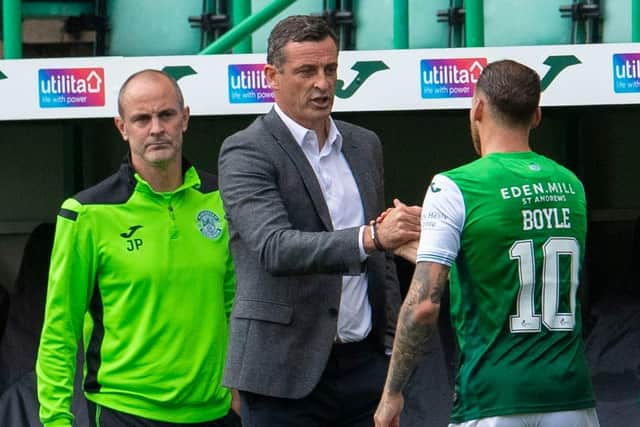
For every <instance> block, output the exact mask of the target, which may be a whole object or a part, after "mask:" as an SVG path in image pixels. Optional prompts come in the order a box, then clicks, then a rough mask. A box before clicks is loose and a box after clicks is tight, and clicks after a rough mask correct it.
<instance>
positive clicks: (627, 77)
mask: <svg viewBox="0 0 640 427" xmlns="http://www.w3.org/2000/svg"><path fill="white" fill-rule="evenodd" d="M613 90H614V91H615V92H616V93H625V92H640V53H617V54H614V55H613Z"/></svg>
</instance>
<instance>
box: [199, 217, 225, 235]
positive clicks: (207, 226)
mask: <svg viewBox="0 0 640 427" xmlns="http://www.w3.org/2000/svg"><path fill="white" fill-rule="evenodd" d="M196 219H197V221H198V228H199V229H200V232H201V233H202V235H203V236H205V237H207V238H209V239H211V240H215V239H217V238H218V237H220V235H221V234H222V226H221V224H220V217H219V216H218V215H216V214H214V213H213V212H211V211H200V212H199V213H198V216H197V217H196Z"/></svg>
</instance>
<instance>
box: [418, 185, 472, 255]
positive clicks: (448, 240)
mask: <svg viewBox="0 0 640 427" xmlns="http://www.w3.org/2000/svg"><path fill="white" fill-rule="evenodd" d="M464 221H465V206H464V199H463V197H462V193H461V192H460V189H459V188H458V186H457V185H456V184H455V183H454V182H453V181H452V180H451V179H449V178H448V177H446V176H444V175H436V176H435V177H434V178H433V180H432V181H431V184H430V185H429V188H428V189H427V194H426V195H425V197H424V202H423V204H422V217H421V221H420V222H421V231H420V245H419V246H418V253H417V257H416V263H418V262H425V261H428V262H436V263H438V264H444V265H446V266H449V267H450V266H451V265H452V264H453V263H454V262H455V259H456V256H457V255H458V251H459V249H460V234H461V233H462V228H463V226H464Z"/></svg>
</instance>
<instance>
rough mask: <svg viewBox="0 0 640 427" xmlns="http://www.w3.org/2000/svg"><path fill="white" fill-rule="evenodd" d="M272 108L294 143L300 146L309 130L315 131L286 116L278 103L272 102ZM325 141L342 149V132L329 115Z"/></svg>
mask: <svg viewBox="0 0 640 427" xmlns="http://www.w3.org/2000/svg"><path fill="white" fill-rule="evenodd" d="M273 109H274V110H275V111H276V113H277V114H278V117H280V119H281V120H282V121H283V122H284V124H285V126H286V127H287V129H289V132H291V135H292V136H293V139H295V141H296V143H298V145H299V146H300V147H302V144H303V142H304V141H305V138H306V137H307V135H308V134H309V133H310V132H313V133H315V132H314V131H312V130H311V129H307V128H306V127H304V126H302V125H301V124H299V123H298V122H296V121H295V120H293V119H292V118H291V117H289V116H287V114H286V113H285V112H284V111H282V109H281V108H280V107H279V106H278V104H273ZM316 137H317V135H316ZM327 141H328V142H329V145H330V146H332V145H333V144H335V146H336V148H337V149H338V151H341V150H342V134H341V133H340V131H339V130H338V127H337V126H336V123H335V122H334V121H333V119H332V118H331V116H329V134H328V135H327Z"/></svg>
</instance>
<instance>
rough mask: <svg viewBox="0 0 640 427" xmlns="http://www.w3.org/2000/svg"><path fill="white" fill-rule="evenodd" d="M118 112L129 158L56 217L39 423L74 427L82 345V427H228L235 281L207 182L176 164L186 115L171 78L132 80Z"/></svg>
mask: <svg viewBox="0 0 640 427" xmlns="http://www.w3.org/2000/svg"><path fill="white" fill-rule="evenodd" d="M118 110H119V114H120V116H119V117H117V118H116V119H115V124H116V127H117V128H118V130H119V131H120V134H121V135H122V138H123V139H124V140H125V141H126V142H127V143H128V146H129V153H128V155H127V156H126V158H125V159H124V161H123V163H122V165H121V167H120V169H119V171H118V172H116V173H115V174H114V175H112V176H111V177H109V178H107V179H106V180H104V181H102V182H101V183H99V184H97V185H95V186H93V187H91V188H89V189H87V190H84V191H81V192H80V193H78V194H76V195H75V196H73V197H72V198H70V199H67V200H66V201H65V202H64V203H63V205H62V208H61V209H60V213H59V214H58V218H57V223H56V232H55V242H54V246H53V252H52V256H51V268H50V272H49V283H48V291H47V304H46V314H45V321H44V327H43V331H42V337H41V341H40V348H39V352H38V360H37V364H36V372H37V380H38V399H39V401H40V419H41V421H42V424H43V425H44V426H45V427H57V426H61V427H62V426H68V427H71V425H72V422H73V415H72V413H71V400H72V395H73V383H74V381H73V379H74V374H75V370H76V351H77V348H78V343H79V341H80V338H81V336H82V334H83V333H84V344H85V349H84V350H85V352H84V354H85V357H84V382H83V391H84V394H85V396H86V397H87V400H88V403H89V405H88V406H89V420H90V422H89V425H90V426H92V427H93V426H101V427H130V426H144V427H153V426H163V427H167V426H174V425H184V424H189V425H190V426H201V427H204V426H207V427H214V426H215V427H227V426H231V425H234V423H235V424H236V425H237V424H239V419H238V417H237V416H234V414H233V412H232V411H230V410H229V408H230V404H231V401H232V396H231V393H230V391H229V390H228V389H227V388H225V387H223V386H222V383H221V382H222V371H223V367H224V361H225V357H226V349H227V341H228V334H229V333H228V326H229V314H230V312H231V305H232V300H233V296H234V292H235V275H234V269H233V261H232V259H231V254H230V252H229V247H228V245H229V232H228V228H227V222H226V219H225V213H224V210H223V206H222V199H221V197H220V193H219V191H218V186H217V178H216V177H215V176H214V175H210V174H208V173H206V172H203V171H201V170H199V169H196V168H195V167H194V166H192V165H190V164H189V162H188V161H187V160H186V159H185V158H183V156H182V142H183V133H184V132H185V131H186V130H187V125H188V122H189V107H186V106H185V105H184V100H183V96H182V93H181V91H180V88H179V87H178V85H177V83H176V82H175V80H173V79H172V78H171V77H170V76H168V75H167V74H165V73H163V72H161V71H157V70H144V71H141V72H138V73H135V74H134V75H132V76H131V77H129V78H128V79H127V80H126V81H125V83H124V84H123V85H122V88H121V90H120V94H119V97H118Z"/></svg>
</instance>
